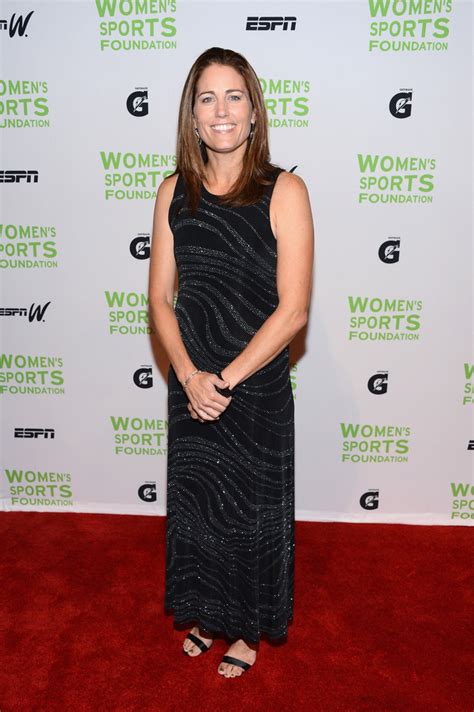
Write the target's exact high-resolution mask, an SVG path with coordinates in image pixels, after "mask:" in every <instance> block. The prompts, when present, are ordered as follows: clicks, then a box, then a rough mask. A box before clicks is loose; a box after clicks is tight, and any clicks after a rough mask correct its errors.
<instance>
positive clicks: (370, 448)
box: [340, 423, 411, 463]
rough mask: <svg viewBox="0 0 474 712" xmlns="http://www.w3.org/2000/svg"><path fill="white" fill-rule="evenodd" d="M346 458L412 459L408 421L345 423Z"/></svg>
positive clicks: (351, 459)
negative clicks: (395, 422)
mask: <svg viewBox="0 0 474 712" xmlns="http://www.w3.org/2000/svg"><path fill="white" fill-rule="evenodd" d="M340 426H341V433H342V437H343V441H342V454H341V459H342V462H377V463H381V462H408V451H409V445H410V443H409V439H408V438H409V436H410V434H411V430H410V428H409V427H408V426H406V425H371V424H368V423H364V424H362V425H361V424H359V423H341V424H340Z"/></svg>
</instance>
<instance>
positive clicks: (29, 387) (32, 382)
mask: <svg viewBox="0 0 474 712" xmlns="http://www.w3.org/2000/svg"><path fill="white" fill-rule="evenodd" d="M62 369H63V359H62V358H61V357H58V356H25V355H23V354H0V393H10V394H12V395H29V396H31V395H63V394H64V393H65V388H64V373H63V370H62Z"/></svg>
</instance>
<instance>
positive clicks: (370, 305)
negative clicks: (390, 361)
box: [347, 296, 423, 341]
mask: <svg viewBox="0 0 474 712" xmlns="http://www.w3.org/2000/svg"><path fill="white" fill-rule="evenodd" d="M347 300H348V306H349V334H348V338H349V341H354V340H357V341H418V340H419V338H420V334H419V330H420V328H421V310H422V306H423V303H422V301H421V299H385V298H382V297H352V296H349V297H348V298H347Z"/></svg>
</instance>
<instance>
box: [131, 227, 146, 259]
mask: <svg viewBox="0 0 474 712" xmlns="http://www.w3.org/2000/svg"><path fill="white" fill-rule="evenodd" d="M130 254H131V255H132V257H135V259H136V260H147V259H148V258H149V257H150V234H149V233H140V234H139V235H138V236H137V237H134V238H133V240H132V241H131V243H130Z"/></svg>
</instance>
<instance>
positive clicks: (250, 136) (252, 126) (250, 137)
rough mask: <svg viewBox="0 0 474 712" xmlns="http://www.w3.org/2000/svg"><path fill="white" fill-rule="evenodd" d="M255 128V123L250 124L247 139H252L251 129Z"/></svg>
mask: <svg viewBox="0 0 474 712" xmlns="http://www.w3.org/2000/svg"><path fill="white" fill-rule="evenodd" d="M254 128H255V124H250V133H249V141H251V140H252V139H253V130H254Z"/></svg>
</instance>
